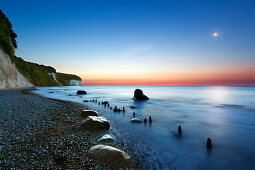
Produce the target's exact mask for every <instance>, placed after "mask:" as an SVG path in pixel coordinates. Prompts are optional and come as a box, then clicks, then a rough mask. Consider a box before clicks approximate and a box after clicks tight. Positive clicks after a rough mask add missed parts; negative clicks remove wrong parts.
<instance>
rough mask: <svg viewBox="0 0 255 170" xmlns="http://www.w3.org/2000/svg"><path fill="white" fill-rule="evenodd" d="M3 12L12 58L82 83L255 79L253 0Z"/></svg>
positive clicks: (30, 1)
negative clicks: (13, 39) (12, 37)
mask: <svg viewBox="0 0 255 170" xmlns="http://www.w3.org/2000/svg"><path fill="white" fill-rule="evenodd" d="M0 9H2V10H3V12H5V13H6V15H7V16H8V17H9V19H10V21H11V22H12V23H13V28H14V31H15V32H16V33H17V34H18V38H17V41H18V49H17V51H16V55H17V56H20V57H22V58H23V59H25V60H28V61H32V62H36V63H40V64H44V65H51V66H53V67H55V68H56V69H57V71H59V72H64V73H73V74H77V75H79V76H81V77H82V78H83V81H84V83H87V84H97V85H105V84H109V85H113V84H121V85H122V84H123V85H222V84H224V85H225V84H255V1H254V0H154V1H150V0H115V1H111V0H107V1H106V0H102V1H99V0H22V1H21V0H0ZM215 32H217V33H218V34H219V36H217V37H213V36H212V35H213V33H215Z"/></svg>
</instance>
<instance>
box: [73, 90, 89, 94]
mask: <svg viewBox="0 0 255 170" xmlns="http://www.w3.org/2000/svg"><path fill="white" fill-rule="evenodd" d="M76 93H77V94H87V92H86V91H85V90H78V91H77V92H76Z"/></svg>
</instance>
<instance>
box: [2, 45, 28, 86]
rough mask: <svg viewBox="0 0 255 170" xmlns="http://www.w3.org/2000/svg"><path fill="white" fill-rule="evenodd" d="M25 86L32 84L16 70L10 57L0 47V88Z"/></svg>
mask: <svg viewBox="0 0 255 170" xmlns="http://www.w3.org/2000/svg"><path fill="white" fill-rule="evenodd" d="M26 86H32V84H31V83H30V82H29V81H28V80H27V79H26V78H25V77H24V76H23V75H22V74H20V73H19V72H18V71H17V69H16V67H15V64H14V63H12V62H11V59H10V57H9V56H8V55H7V54H6V53H5V52H4V51H3V50H2V49H1V48H0V88H15V87H26Z"/></svg>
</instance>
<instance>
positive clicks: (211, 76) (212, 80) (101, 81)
mask: <svg viewBox="0 0 255 170" xmlns="http://www.w3.org/2000/svg"><path fill="white" fill-rule="evenodd" d="M82 78H83V84H84V85H145V86H146V85H148V86H164V85H181V86H185V85H255V69H254V68H248V69H241V70H240V69H231V70H228V69H219V70H215V71H208V70H206V71H205V70H204V71H199V72H194V71H193V72H187V73H186V72H175V73H174V72H173V73H169V72H164V73H162V72H150V73H141V74H139V73H137V74H135V73H130V74H88V75H84V76H82Z"/></svg>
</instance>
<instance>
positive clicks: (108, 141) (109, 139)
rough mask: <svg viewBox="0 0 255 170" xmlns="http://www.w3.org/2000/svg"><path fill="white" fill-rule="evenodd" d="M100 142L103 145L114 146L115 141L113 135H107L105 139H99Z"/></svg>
mask: <svg viewBox="0 0 255 170" xmlns="http://www.w3.org/2000/svg"><path fill="white" fill-rule="evenodd" d="M98 142H99V143H101V144H114V142H115V140H114V139H113V137H112V136H111V135H108V134H105V135H104V136H103V137H101V138H100V139H98Z"/></svg>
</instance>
